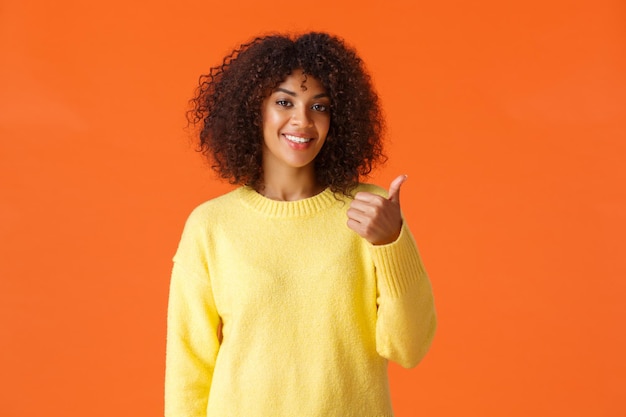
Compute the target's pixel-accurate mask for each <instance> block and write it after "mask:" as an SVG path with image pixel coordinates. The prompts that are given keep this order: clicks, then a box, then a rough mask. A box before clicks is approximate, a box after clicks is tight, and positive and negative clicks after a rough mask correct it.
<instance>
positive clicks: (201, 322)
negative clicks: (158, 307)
mask: <svg viewBox="0 0 626 417" xmlns="http://www.w3.org/2000/svg"><path fill="white" fill-rule="evenodd" d="M190 223H191V222H188V225H187V226H186V230H185V232H183V238H182V239H181V243H180V245H179V248H178V252H177V253H176V256H175V257H174V267H173V270H172V278H171V282H170V294H169V304H168V313H167V345H166V349H167V351H166V361H165V417H200V416H206V409H207V403H208V398H209V391H210V388H211V381H212V377H213V369H214V366H215V360H216V357H217V352H218V350H219V345H220V342H219V339H218V328H219V324H220V318H219V315H218V313H217V309H216V307H215V301H214V298H213V292H212V290H211V283H210V280H209V276H208V272H204V271H206V268H204V267H202V261H201V260H202V252H203V250H202V249H203V248H202V243H201V242H200V241H198V240H194V239H193V235H194V230H192V227H193V226H190ZM197 232H198V230H196V231H195V233H197ZM194 265H195V266H194ZM198 265H200V266H198Z"/></svg>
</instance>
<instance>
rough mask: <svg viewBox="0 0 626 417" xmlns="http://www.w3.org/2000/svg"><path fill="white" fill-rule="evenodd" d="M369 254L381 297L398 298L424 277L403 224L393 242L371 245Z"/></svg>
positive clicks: (411, 237) (407, 231)
mask: <svg viewBox="0 0 626 417" xmlns="http://www.w3.org/2000/svg"><path fill="white" fill-rule="evenodd" d="M371 253H372V259H373V260H374V265H376V271H377V275H378V277H379V282H378V285H379V286H381V288H380V291H381V295H388V296H390V297H392V298H397V297H400V296H401V295H402V294H404V293H405V292H406V291H407V290H408V288H410V287H411V285H413V284H414V283H416V282H418V281H419V280H420V279H421V278H422V277H423V276H425V275H426V272H425V271H424V266H423V265H422V260H421V259H420V256H419V253H418V252H417V248H416V246H415V242H414V241H413V236H411V232H410V231H409V229H408V228H407V227H406V226H405V225H404V224H403V225H402V229H401V231H400V236H398V239H396V241H395V242H392V243H389V244H388V245H379V246H376V245H372V246H371ZM416 271H417V272H418V273H416Z"/></svg>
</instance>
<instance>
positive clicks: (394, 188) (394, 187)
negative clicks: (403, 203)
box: [389, 175, 407, 204]
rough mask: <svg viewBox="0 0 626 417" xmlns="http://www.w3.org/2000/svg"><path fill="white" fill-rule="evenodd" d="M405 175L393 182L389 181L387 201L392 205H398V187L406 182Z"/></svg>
mask: <svg viewBox="0 0 626 417" xmlns="http://www.w3.org/2000/svg"><path fill="white" fill-rule="evenodd" d="M406 179H407V175H400V176H399V177H397V178H396V179H395V180H393V181H391V185H390V186H389V200H390V201H393V202H394V203H398V204H400V186H401V185H402V184H403V183H404V181H406Z"/></svg>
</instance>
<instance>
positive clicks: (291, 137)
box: [284, 135, 313, 143]
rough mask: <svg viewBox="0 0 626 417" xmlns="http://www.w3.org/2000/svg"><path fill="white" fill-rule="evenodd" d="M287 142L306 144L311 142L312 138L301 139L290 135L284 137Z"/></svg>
mask: <svg viewBox="0 0 626 417" xmlns="http://www.w3.org/2000/svg"><path fill="white" fill-rule="evenodd" d="M284 136H285V137H286V138H287V139H288V140H290V141H292V142H296V143H307V142H310V141H312V140H313V139H312V138H301V137H298V136H292V135H284Z"/></svg>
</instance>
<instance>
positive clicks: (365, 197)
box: [353, 191, 383, 203]
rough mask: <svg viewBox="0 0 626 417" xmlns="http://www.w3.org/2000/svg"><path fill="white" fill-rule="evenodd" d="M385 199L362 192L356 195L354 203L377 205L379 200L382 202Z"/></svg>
mask: <svg viewBox="0 0 626 417" xmlns="http://www.w3.org/2000/svg"><path fill="white" fill-rule="evenodd" d="M382 198H383V197H381V196H379V195H378V194H373V193H368V192H365V191H361V192H358V193H356V195H355V196H354V200H353V201H363V202H365V203H375V202H376V201H377V200H381V199H382Z"/></svg>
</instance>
